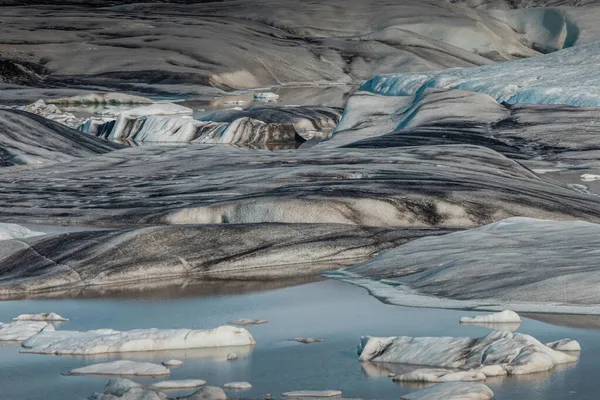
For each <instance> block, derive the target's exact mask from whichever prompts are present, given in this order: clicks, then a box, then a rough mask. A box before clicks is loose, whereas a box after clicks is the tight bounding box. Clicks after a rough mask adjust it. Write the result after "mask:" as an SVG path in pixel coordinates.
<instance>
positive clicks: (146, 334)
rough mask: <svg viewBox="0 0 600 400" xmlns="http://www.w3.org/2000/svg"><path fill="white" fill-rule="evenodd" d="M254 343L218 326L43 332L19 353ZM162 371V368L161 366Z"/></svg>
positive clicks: (238, 331) (239, 330) (239, 332)
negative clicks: (207, 327) (205, 328)
mask: <svg viewBox="0 0 600 400" xmlns="http://www.w3.org/2000/svg"><path fill="white" fill-rule="evenodd" d="M254 344H256V342H255V341H254V338H253V337H252V335H251V334H250V332H248V331H247V330H246V329H243V328H235V327H233V326H220V327H218V328H216V329H210V330H208V329H207V330H192V329H134V330H131V331H115V330H112V329H99V330H92V331H85V332H79V331H63V330H61V331H54V330H52V331H48V330H46V329H44V330H43V331H42V332H40V333H39V334H37V335H35V336H32V337H30V338H29V339H27V340H25V341H24V342H23V343H21V346H22V349H21V352H22V353H36V354H57V355H90V354H106V353H122V352H136V351H158V350H178V349H195V348H204V347H221V346H250V345H254ZM161 368H165V367H163V366H161ZM165 369H167V368H165ZM167 371H168V369H167Z"/></svg>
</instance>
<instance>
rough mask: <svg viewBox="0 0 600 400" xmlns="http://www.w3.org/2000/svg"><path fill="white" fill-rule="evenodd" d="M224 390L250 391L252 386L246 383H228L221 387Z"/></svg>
mask: <svg viewBox="0 0 600 400" xmlns="http://www.w3.org/2000/svg"><path fill="white" fill-rule="evenodd" d="M223 387H224V388H225V389H232V390H248V389H252V385H251V384H250V383H248V382H229V383H226V384H224V385H223Z"/></svg>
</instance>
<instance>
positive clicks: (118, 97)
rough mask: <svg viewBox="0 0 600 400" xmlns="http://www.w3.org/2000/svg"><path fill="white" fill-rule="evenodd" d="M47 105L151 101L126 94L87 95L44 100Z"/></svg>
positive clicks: (148, 102) (151, 101)
mask: <svg viewBox="0 0 600 400" xmlns="http://www.w3.org/2000/svg"><path fill="white" fill-rule="evenodd" d="M45 102H46V103H48V104H67V105H73V104H151V103H154V101H153V100H152V99H149V98H148V97H143V96H136V95H133V94H127V93H118V92H107V93H88V94H81V95H76V96H70V97H58V98H51V99H46V100H45Z"/></svg>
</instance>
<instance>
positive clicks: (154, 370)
mask: <svg viewBox="0 0 600 400" xmlns="http://www.w3.org/2000/svg"><path fill="white" fill-rule="evenodd" d="M170 373H171V372H170V371H169V369H168V368H165V367H163V366H162V365H159V364H152V363H147V362H137V361H128V360H118V361H111V362H107V363H100V364H92V365H88V366H85V367H81V368H75V369H72V370H71V371H70V372H69V374H71V375H132V376H161V375H169V374H170Z"/></svg>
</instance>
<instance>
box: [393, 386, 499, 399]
mask: <svg viewBox="0 0 600 400" xmlns="http://www.w3.org/2000/svg"><path fill="white" fill-rule="evenodd" d="M492 398H494V392H492V390H491V389H490V388H489V387H487V386H486V385H484V384H483V383H479V382H472V383H462V382H448V383H440V384H438V385H435V386H431V387H428V388H425V389H422V390H418V391H416V392H412V393H409V394H405V395H404V396H402V397H400V399H402V400H490V399H492Z"/></svg>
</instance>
